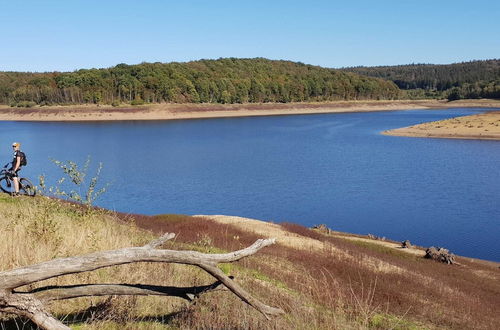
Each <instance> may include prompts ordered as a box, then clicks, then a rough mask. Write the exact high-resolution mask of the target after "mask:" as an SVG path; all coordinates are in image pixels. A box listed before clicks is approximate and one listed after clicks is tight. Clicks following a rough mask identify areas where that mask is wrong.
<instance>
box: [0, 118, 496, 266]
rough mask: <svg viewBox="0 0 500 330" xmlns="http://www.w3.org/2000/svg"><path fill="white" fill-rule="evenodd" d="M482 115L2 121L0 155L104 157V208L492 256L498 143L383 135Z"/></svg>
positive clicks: (49, 171)
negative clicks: (324, 228)
mask: <svg viewBox="0 0 500 330" xmlns="http://www.w3.org/2000/svg"><path fill="white" fill-rule="evenodd" d="M477 111H479V109H448V110H411V111H395V112H373V113H345V114H318V115H296V116H275V117H248V118H221V119H203V120H181V121H157V122H147V121H144V122H141V121H137V122H100V123H95V122H94V123H35V122H33V123H30V122H1V123H0V127H1V130H0V142H2V141H3V142H2V144H3V145H4V147H2V150H1V152H0V157H2V158H4V159H6V161H7V160H9V159H10V158H11V154H10V143H11V142H12V140H20V141H21V142H23V146H22V149H23V150H24V151H25V152H26V153H27V155H28V160H29V165H28V167H27V168H26V169H25V170H24V174H26V175H27V176H30V177H31V178H36V177H37V176H38V175H39V174H41V173H44V174H46V176H47V179H48V181H49V183H50V184H55V181H56V179H57V178H59V177H60V176H61V173H60V170H58V169H57V168H56V167H55V166H54V165H53V164H52V163H51V162H50V161H49V157H52V158H55V159H59V160H74V161H76V162H78V163H83V162H84V160H85V158H86V156H87V155H91V156H92V159H93V161H94V165H95V164H96V163H97V162H103V163H104V168H103V171H102V178H101V180H102V182H111V183H112V185H111V186H110V187H109V191H108V192H107V193H106V194H105V195H103V197H102V198H101V199H100V200H99V201H98V204H99V205H100V206H103V207H106V208H110V209H114V210H118V211H122V212H131V213H145V214H159V213H183V214H227V215H237V216H243V217H251V218H256V219H262V220H268V221H274V222H283V221H287V222H296V223H300V224H303V225H305V226H312V225H314V224H320V223H325V224H327V225H328V226H329V227H330V228H332V229H334V230H339V231H346V232H353V233H359V234H368V233H371V234H374V235H377V236H385V237H388V238H391V239H395V240H405V239H409V240H410V241H411V242H412V243H413V244H417V245H421V246H430V245H436V246H444V247H446V248H449V249H450V250H451V251H452V252H455V253H457V254H460V255H466V256H472V257H478V258H484V259H489V260H496V261H500V251H499V250H500V243H498V237H499V236H500V226H499V219H500V203H498V196H499V193H500V185H499V184H500V171H498V165H499V164H500V141H481V140H451V139H428V138H405V137H393V136H384V135H381V134H379V133H380V132H381V131H383V130H386V129H391V128H398V127H403V126H408V125H413V124H417V123H421V122H426V121H431V120H440V119H444V118H450V117H454V116H457V115H467V114H471V113H476V112H477Z"/></svg>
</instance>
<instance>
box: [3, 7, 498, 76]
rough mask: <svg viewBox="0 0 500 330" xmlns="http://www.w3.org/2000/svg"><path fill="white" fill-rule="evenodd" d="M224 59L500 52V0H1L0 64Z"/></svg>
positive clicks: (45, 66) (421, 59) (330, 59)
mask: <svg viewBox="0 0 500 330" xmlns="http://www.w3.org/2000/svg"><path fill="white" fill-rule="evenodd" d="M219 57H244V58H249V57H265V58H270V59H285V60H292V61H300V62H303V63H308V64H314V65H320V66H324V67H333V68H336V67H344V66H358V65H365V66H371V65H395V64H408V63H436V64H444V63H454V62H461V61H469V60H475V59H491V58H500V1H498V0H496V1H484V0H474V1H472V0H471V1H462V0H455V1H449V0H421V1H405V0H399V1H392V0H391V1H384V0H379V1H375V0H374V1H354V0H352V1H314V0H311V1H293V0H288V1H281V0H280V1H271V0H268V1H260V0H253V1H236V0H233V1H218V0H211V1H210V0H207V1H201V0H200V1H189V0H188V1H179V0H178V1H168V0H164V1H160V0H142V1H129V0H121V1H115V0H107V1H106V0H100V1H95V0H85V1H83V0H60V1H44V0H38V1H32V0H24V1H13V0H0V71H73V70H76V69H79V68H92V67H95V68H105V67H110V66H114V65H116V64H118V63H128V64H136V63H141V62H172V61H181V62H185V61H190V60H197V59H202V58H211V59H213V58H219Z"/></svg>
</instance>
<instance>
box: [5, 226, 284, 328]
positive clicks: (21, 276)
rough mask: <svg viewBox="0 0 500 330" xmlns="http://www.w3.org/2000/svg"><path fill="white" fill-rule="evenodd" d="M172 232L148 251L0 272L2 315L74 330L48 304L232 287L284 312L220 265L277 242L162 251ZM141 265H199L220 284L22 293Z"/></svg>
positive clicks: (260, 306)
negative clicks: (212, 250) (222, 249)
mask: <svg viewBox="0 0 500 330" xmlns="http://www.w3.org/2000/svg"><path fill="white" fill-rule="evenodd" d="M174 237H175V235H174V234H170V233H167V234H165V235H163V236H162V237H160V238H158V239H156V240H154V241H152V242H150V243H149V244H147V245H145V246H143V247H132V248H124V249H118V250H111V251H102V252H96V253H91V254H87V255H82V256H75V257H68V258H59V259H54V260H50V261H46V262H42V263H39V264H35V265H30V266H25V267H21V268H17V269H13V270H8V271H3V272H0V312H6V313H13V314H16V315H19V316H24V317H27V318H29V319H31V320H32V321H33V322H34V323H35V324H37V325H38V326H39V327H41V328H45V329H68V327H66V326H65V325H64V324H63V323H61V322H60V321H59V320H57V319H56V318H54V317H53V316H52V315H51V314H50V313H48V312H47V311H46V307H45V304H46V303H47V302H50V301H52V300H60V299H71V298H77V297H84V296H103V295H160V296H175V297H180V298H183V299H186V300H192V299H194V298H195V297H196V296H198V295H200V294H202V293H205V292H208V291H213V290H216V289H220V288H221V286H224V287H226V288H227V289H229V290H230V291H231V292H233V293H234V294H235V295H237V296H238V297H239V298H240V299H241V300H243V301H244V302H246V303H248V304H249V305H250V306H252V307H254V308H255V309H257V310H258V311H259V312H261V313H262V314H264V316H265V317H266V318H269V317H270V316H271V315H278V314H281V313H283V311H282V310H281V309H279V308H274V307H271V306H267V305H266V304H264V303H262V302H260V301H259V300H257V299H256V298H254V297H253V296H252V295H251V294H250V293H248V292H247V291H246V290H244V289H243V288H242V287H241V286H240V285H239V284H237V283H236V282H234V281H233V279H232V278H231V277H229V276H227V275H226V274H224V272H222V271H221V270H220V269H219V268H218V267H217V264H218V263H221V262H234V261H237V260H240V259H242V258H244V257H247V256H250V255H252V254H255V253H256V252H258V251H259V250H260V249H262V248H264V247H266V246H269V245H271V244H274V242H275V240H274V239H259V240H257V241H256V242H255V243H253V244H252V245H251V246H249V247H247V248H245V249H242V250H238V251H233V252H230V253H224V254H206V253H200V252H196V251H177V250H162V249H158V248H159V247H160V246H161V245H162V244H163V243H165V242H166V241H167V240H169V239H172V238H174ZM136 262H162V263H178V264H186V265H194V266H198V267H200V268H202V269H203V270H205V271H206V272H208V273H209V274H210V275H212V276H213V277H215V278H216V280H217V281H216V282H214V283H212V284H210V285H206V286H196V287H169V286H152V285H145V284H123V283H122V284H80V285H71V286H46V287H41V288H37V289H34V290H32V291H17V290H16V289H17V288H19V287H22V286H25V285H29V284H34V283H37V282H40V281H43V280H46V279H50V278H54V277H58V276H62V275H69V274H76V273H83V272H88V271H93V270H96V269H100V268H104V267H110V266H116V265H123V264H129V263H136Z"/></svg>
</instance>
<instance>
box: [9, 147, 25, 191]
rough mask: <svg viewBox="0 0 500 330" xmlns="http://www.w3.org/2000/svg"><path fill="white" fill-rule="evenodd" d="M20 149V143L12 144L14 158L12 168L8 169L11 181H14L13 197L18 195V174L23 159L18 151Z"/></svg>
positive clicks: (22, 155) (22, 154) (21, 153)
mask: <svg viewBox="0 0 500 330" xmlns="http://www.w3.org/2000/svg"><path fill="white" fill-rule="evenodd" d="M20 147H21V143H19V142H14V143H12V148H14V158H13V159H12V167H11V168H10V169H9V171H10V172H11V174H12V181H14V192H13V193H12V195H13V196H18V195H19V175H18V173H19V171H20V170H21V166H22V158H23V157H25V156H24V153H23V152H22V151H21V150H19V148H20Z"/></svg>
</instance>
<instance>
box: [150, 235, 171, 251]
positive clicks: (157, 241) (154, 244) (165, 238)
mask: <svg viewBox="0 0 500 330" xmlns="http://www.w3.org/2000/svg"><path fill="white" fill-rule="evenodd" d="M174 237H175V234H173V233H165V234H164V235H163V236H161V237H160V238H157V239H155V240H154V241H152V242H150V243H149V244H146V245H144V248H145V249H157V248H158V247H160V246H161V245H162V244H163V243H165V242H166V241H168V240H170V239H172V238H174Z"/></svg>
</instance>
